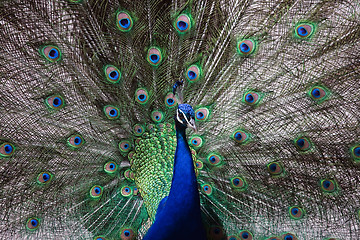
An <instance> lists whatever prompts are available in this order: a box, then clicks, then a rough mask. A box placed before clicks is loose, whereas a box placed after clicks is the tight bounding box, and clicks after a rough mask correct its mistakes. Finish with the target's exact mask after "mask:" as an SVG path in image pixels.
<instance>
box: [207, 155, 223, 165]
mask: <svg viewBox="0 0 360 240" xmlns="http://www.w3.org/2000/svg"><path fill="white" fill-rule="evenodd" d="M207 159H208V162H209V163H210V165H213V166H217V165H219V164H220V162H221V160H222V159H221V156H220V155H219V154H216V153H212V154H210V155H209V156H208V157H207Z"/></svg>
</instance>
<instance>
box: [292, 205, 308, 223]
mask: <svg viewBox="0 0 360 240" xmlns="http://www.w3.org/2000/svg"><path fill="white" fill-rule="evenodd" d="M289 214H290V217H291V218H292V219H295V220H298V219H301V218H303V217H304V215H305V211H304V210H303V209H302V208H300V207H298V206H293V207H290V208H289Z"/></svg>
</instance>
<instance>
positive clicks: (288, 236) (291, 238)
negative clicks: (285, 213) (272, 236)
mask: <svg viewBox="0 0 360 240" xmlns="http://www.w3.org/2000/svg"><path fill="white" fill-rule="evenodd" d="M281 238H282V239H284V240H298V238H297V237H296V236H295V234H293V233H284V234H283V235H282V236H281Z"/></svg>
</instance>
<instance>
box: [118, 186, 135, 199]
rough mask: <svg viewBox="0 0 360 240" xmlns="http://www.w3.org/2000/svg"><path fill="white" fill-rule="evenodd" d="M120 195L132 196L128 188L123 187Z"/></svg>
mask: <svg viewBox="0 0 360 240" xmlns="http://www.w3.org/2000/svg"><path fill="white" fill-rule="evenodd" d="M121 195H123V196H124V197H128V196H130V195H132V189H131V188H130V187H129V186H124V187H122V188H121Z"/></svg>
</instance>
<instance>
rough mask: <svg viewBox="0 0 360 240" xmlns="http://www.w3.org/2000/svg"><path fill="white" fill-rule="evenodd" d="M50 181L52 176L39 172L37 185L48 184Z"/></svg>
mask: <svg viewBox="0 0 360 240" xmlns="http://www.w3.org/2000/svg"><path fill="white" fill-rule="evenodd" d="M51 179H52V175H51V174H50V173H49V172H41V173H40V174H39V175H38V177H37V182H38V183H39V184H45V183H49V182H50V181H51Z"/></svg>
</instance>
